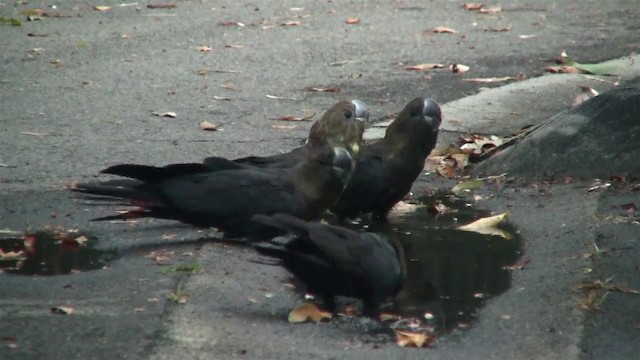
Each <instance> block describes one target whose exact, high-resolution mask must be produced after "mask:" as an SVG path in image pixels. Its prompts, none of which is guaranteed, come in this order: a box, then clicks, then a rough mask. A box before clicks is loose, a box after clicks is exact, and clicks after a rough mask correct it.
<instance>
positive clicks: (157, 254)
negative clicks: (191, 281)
mask: <svg viewBox="0 0 640 360" xmlns="http://www.w3.org/2000/svg"><path fill="white" fill-rule="evenodd" d="M175 253H176V252H175V251H170V250H166V249H160V250H154V251H152V252H150V253H149V254H148V255H146V256H145V257H147V258H150V259H152V260H153V261H154V262H155V263H156V265H167V264H169V263H170V260H171V256H173V255H174V254H175Z"/></svg>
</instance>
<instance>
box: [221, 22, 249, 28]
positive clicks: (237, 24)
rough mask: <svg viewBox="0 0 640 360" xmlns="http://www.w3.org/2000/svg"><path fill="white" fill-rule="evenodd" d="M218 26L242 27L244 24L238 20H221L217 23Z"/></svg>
mask: <svg viewBox="0 0 640 360" xmlns="http://www.w3.org/2000/svg"><path fill="white" fill-rule="evenodd" d="M218 26H240V27H243V26H244V24H243V23H241V22H238V21H221V22H219V23H218Z"/></svg>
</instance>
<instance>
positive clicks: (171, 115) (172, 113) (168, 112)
mask: <svg viewBox="0 0 640 360" xmlns="http://www.w3.org/2000/svg"><path fill="white" fill-rule="evenodd" d="M152 114H153V115H155V116H159V117H170V118H175V117H176V116H177V115H176V113H174V112H173V111H167V112H154V113H152Z"/></svg>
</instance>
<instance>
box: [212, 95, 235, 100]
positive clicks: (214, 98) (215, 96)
mask: <svg viewBox="0 0 640 360" xmlns="http://www.w3.org/2000/svg"><path fill="white" fill-rule="evenodd" d="M213 100H221V101H231V99H230V98H228V97H224V96H217V95H213Z"/></svg>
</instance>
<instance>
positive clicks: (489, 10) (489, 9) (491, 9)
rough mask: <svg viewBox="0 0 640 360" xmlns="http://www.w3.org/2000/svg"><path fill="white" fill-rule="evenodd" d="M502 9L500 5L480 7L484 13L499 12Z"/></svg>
mask: <svg viewBox="0 0 640 360" xmlns="http://www.w3.org/2000/svg"><path fill="white" fill-rule="evenodd" d="M501 11H502V8H501V7H500V6H493V7H490V8H484V7H483V8H480V13H482V14H497V13H499V12H501Z"/></svg>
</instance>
